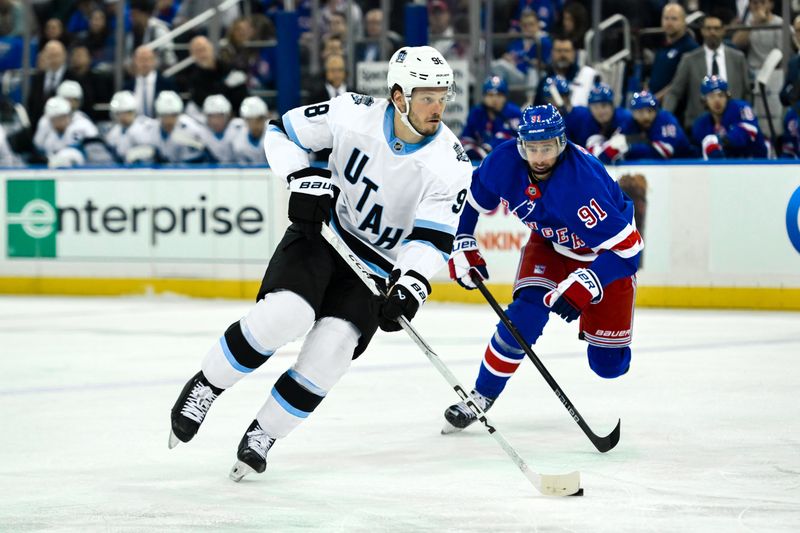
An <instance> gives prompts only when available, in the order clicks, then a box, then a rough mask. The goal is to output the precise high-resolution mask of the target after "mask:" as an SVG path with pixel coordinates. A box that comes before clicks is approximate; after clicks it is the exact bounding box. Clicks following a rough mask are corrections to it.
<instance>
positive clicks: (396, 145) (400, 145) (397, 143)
mask: <svg viewBox="0 0 800 533" xmlns="http://www.w3.org/2000/svg"><path fill="white" fill-rule="evenodd" d="M392 148H394V151H395V152H399V151H400V150H402V149H403V143H401V142H400V141H395V142H394V146H392Z"/></svg>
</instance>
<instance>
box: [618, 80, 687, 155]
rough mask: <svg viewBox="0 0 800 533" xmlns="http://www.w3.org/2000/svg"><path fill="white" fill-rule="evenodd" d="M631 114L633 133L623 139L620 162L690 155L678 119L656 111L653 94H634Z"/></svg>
mask: <svg viewBox="0 0 800 533" xmlns="http://www.w3.org/2000/svg"><path fill="white" fill-rule="evenodd" d="M631 111H632V113H633V121H634V133H631V134H628V135H626V136H625V141H626V143H625V144H626V146H624V147H623V148H622V150H621V152H622V158H623V159H625V160H626V161H632V160H636V159H672V158H673V157H686V156H688V155H689V151H690V146H689V139H687V138H686V133H684V131H683V128H681V126H680V124H678V119H676V118H675V116H674V115H673V114H672V113H670V112H669V111H664V110H663V109H658V102H657V101H656V99H655V97H654V96H653V95H652V93H649V92H647V91H642V92H638V93H635V94H634V95H633V98H632V99H631Z"/></svg>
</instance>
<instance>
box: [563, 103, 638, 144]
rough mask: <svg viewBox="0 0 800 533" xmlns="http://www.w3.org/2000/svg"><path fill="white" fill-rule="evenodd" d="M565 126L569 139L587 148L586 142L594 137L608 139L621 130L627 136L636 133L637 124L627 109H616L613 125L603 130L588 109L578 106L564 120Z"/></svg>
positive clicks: (612, 120)
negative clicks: (598, 136)
mask: <svg viewBox="0 0 800 533" xmlns="http://www.w3.org/2000/svg"><path fill="white" fill-rule="evenodd" d="M564 125H565V126H566V128H567V139H569V140H570V141H572V142H574V143H575V144H577V145H579V146H583V147H584V148H585V147H586V141H587V140H588V139H589V137H592V136H593V135H602V136H604V137H606V138H608V137H610V136H611V134H612V133H614V132H615V131H616V130H619V132H620V133H622V134H624V135H627V134H630V133H634V131H635V130H634V126H635V122H634V121H633V115H632V114H631V112H630V111H628V110H627V109H625V108H622V107H618V108H616V109H614V117H613V118H612V119H611V124H610V125H609V126H607V127H606V128H603V127H602V126H601V125H600V123H599V122H597V121H596V120H595V119H594V117H593V116H592V112H591V111H590V110H589V108H588V107H583V106H577V107H575V108H573V109H572V111H570V112H569V114H567V116H566V117H565V118H564Z"/></svg>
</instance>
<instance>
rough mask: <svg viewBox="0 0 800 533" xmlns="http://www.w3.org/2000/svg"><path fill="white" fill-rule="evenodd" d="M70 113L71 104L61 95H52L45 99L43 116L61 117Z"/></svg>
mask: <svg viewBox="0 0 800 533" xmlns="http://www.w3.org/2000/svg"><path fill="white" fill-rule="evenodd" d="M70 113H72V106H71V105H70V103H69V101H67V99H66V98H64V97H62V96H53V97H50V98H48V99H47V103H46V104H44V116H46V117H47V118H53V117H62V116H64V115H69V114H70Z"/></svg>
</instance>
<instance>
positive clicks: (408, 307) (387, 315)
mask: <svg viewBox="0 0 800 533" xmlns="http://www.w3.org/2000/svg"><path fill="white" fill-rule="evenodd" d="M395 280H397V281H395ZM389 286H390V290H389V294H388V295H387V296H386V300H384V301H383V303H382V305H381V306H380V308H379V310H378V325H379V326H380V327H381V329H382V330H383V331H400V330H401V329H403V328H402V327H401V326H400V323H399V322H398V321H397V319H398V318H400V316H404V317H406V319H407V320H409V321H410V320H411V319H412V318H414V315H416V314H417V311H418V310H419V308H420V306H421V305H422V304H423V303H425V300H426V299H427V298H428V295H429V294H430V292H431V286H430V284H429V283H428V280H426V279H425V278H424V277H423V276H422V275H421V274H418V273H417V272H414V271H413V270H409V271H408V272H406V273H405V274H403V275H400V271H399V270H395V271H393V272H392V275H391V276H390V277H389Z"/></svg>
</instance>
